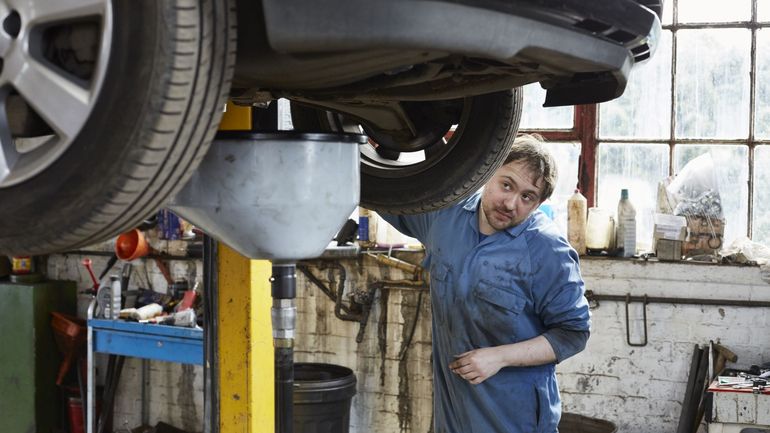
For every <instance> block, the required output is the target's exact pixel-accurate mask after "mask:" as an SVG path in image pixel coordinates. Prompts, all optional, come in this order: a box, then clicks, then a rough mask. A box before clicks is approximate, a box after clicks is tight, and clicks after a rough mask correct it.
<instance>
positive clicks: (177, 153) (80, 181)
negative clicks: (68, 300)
mask: <svg viewBox="0 0 770 433" xmlns="http://www.w3.org/2000/svg"><path fill="white" fill-rule="evenodd" d="M35 2H38V3H46V2H47V3H48V4H49V5H50V4H52V3H51V2H50V1H49V0H34V1H31V3H35ZM53 3H58V2H53ZM84 3H87V2H84ZM90 3H93V4H98V3H99V2H97V1H93V2H90ZM64 4H65V5H66V3H64ZM233 4H234V3H233ZM103 5H104V10H103V15H101V16H100V15H99V13H100V12H98V11H97V12H94V11H91V12H88V11H86V12H83V14H85V15H88V14H93V13H95V14H96V15H97V17H98V18H99V19H101V21H102V23H101V27H99V28H102V29H105V30H103V31H101V32H100V35H99V36H98V38H101V39H100V40H101V45H99V48H98V56H97V57H96V58H95V60H94V61H93V64H94V65H95V66H94V67H93V70H94V71H96V72H93V76H92V77H91V78H92V81H93V82H88V81H87V80H86V83H85V87H84V88H85V89H86V90H88V91H90V92H91V93H90V94H89V95H90V98H91V99H90V101H91V102H89V104H90V105H89V106H88V107H86V108H88V110H87V113H85V114H84V116H85V117H83V118H78V119H76V120H78V121H83V124H82V126H81V127H80V128H79V129H78V130H77V131H71V132H72V134H71V135H69V136H68V137H71V138H68V140H69V141H67V140H65V139H64V138H62V137H65V134H63V133H62V134H59V135H57V133H56V132H55V131H56V128H54V127H51V129H52V130H53V131H54V133H53V134H52V135H51V138H50V140H51V141H50V142H46V143H48V144H51V145H52V146H55V145H59V146H60V147H62V148H64V150H62V151H61V152H60V153H56V152H53V151H51V150H50V149H53V147H51V148H50V149H48V148H45V146H46V144H43V145H42V146H41V149H42V150H41V153H40V155H42V156H45V158H47V159H40V158H42V156H41V157H40V158H38V159H35V158H33V157H28V156H29V154H23V153H21V151H19V154H20V156H21V158H19V159H20V160H21V159H23V158H27V160H26V164H27V166H23V165H22V166H18V164H17V165H16V166H15V165H12V164H6V166H7V168H8V169H9V170H6V172H7V173H10V175H8V176H5V177H4V178H3V177H0V203H2V204H3V205H2V206H0V221H2V224H0V253H4V254H8V255H20V254H24V255H27V254H38V253H48V252H52V251H66V250H72V249H76V248H79V247H83V246H85V245H89V244H93V243H96V242H99V241H103V240H105V239H108V238H109V237H111V236H115V235H117V234H118V233H120V232H122V231H125V230H128V229H130V228H132V227H133V226H135V225H137V224H138V223H140V222H141V221H142V220H143V219H145V218H146V217H148V215H151V214H153V213H154V212H155V211H157V209H159V208H160V207H161V206H162V205H163V204H164V202H165V200H166V199H167V198H168V197H169V196H171V195H172V194H174V193H175V192H176V191H177V190H179V189H180V188H181V187H182V186H184V184H185V182H186V180H187V178H188V177H189V176H190V175H191V174H192V171H193V170H194V169H195V167H197V165H198V163H199V162H200V160H201V159H202V158H203V156H204V155H205V153H206V151H207V149H208V145H209V143H210V142H211V140H212V139H213V136H214V134H215V132H216V129H217V126H218V125H219V121H220V118H221V115H222V109H223V107H224V103H225V101H226V98H227V95H228V92H229V86H230V79H231V76H232V72H233V65H234V62H235V38H236V36H235V35H236V32H235V30H236V29H235V22H236V21H235V10H234V6H233V5H232V4H231V1H230V0H114V1H111V2H109V1H105V2H103ZM64 8H65V6H61V9H64ZM30 9H32V8H30ZM71 13H73V14H75V18H74V19H75V21H73V22H74V23H75V24H73V25H72V27H77V26H78V25H79V22H78V21H77V19H79V18H80V17H78V16H77V15H76V13H75V12H71ZM25 14H26V11H20V12H19V15H20V17H21V20H22V22H24V20H25V19H27V17H26V16H25ZM33 14H34V12H33V11H30V12H29V15H30V17H29V20H30V24H29V26H30V27H34V26H33V24H35V22H34V17H33V16H32V15H33ZM60 14H61V12H60ZM85 15H84V16H85ZM89 16H90V15H89ZM52 18H53V15H52ZM89 19H90V18H89ZM62 23H65V24H66V23H68V22H67V21H66V20H65V21H61V19H59V20H58V21H56V22H55V24H54V25H49V24H47V23H45V22H42V24H40V23H38V24H39V28H38V29H37V30H36V29H35V28H31V29H30V30H29V36H27V35H25V34H21V35H19V38H25V39H26V40H28V41H30V43H40V44H46V43H51V41H56V43H58V42H59V41H60V39H53V38H54V36H50V35H52V34H53V35H55V36H57V37H58V33H51V32H53V30H50V29H51V28H54V29H58V28H59V27H61V26H62V25H63V24H62ZM55 31H59V30H55ZM61 31H64V30H61ZM46 32H47V33H46ZM36 34H37V35H43V36H34V35H36ZM46 34H48V35H49V36H50V38H51V39H50V40H47V39H46V36H45V35H46ZM108 36H109V37H108ZM36 41H37V42H36ZM104 41H109V43H105V42H104ZM46 49H48V45H46V46H45V47H41V48H40V50H42V51H44V52H45V50H46ZM40 50H37V51H40ZM73 51H77V50H73ZM32 52H33V50H32V49H30V54H28V55H27V56H28V57H24V54H20V55H21V57H20V58H21V59H22V60H23V61H28V62H29V63H30V65H38V66H39V65H44V68H42V69H45V70H46V73H47V74H48V76H52V77H54V78H55V79H56V80H58V81H65V80H69V81H71V82H72V83H78V82H82V81H83V80H82V79H75V78H72V74H73V73H74V72H73V71H70V70H65V69H63V68H65V66H66V64H65V63H62V64H54V63H51V62H52V60H51V59H52V58H54V59H58V58H61V57H64V56H62V55H58V54H57V55H56V56H54V57H52V58H51V57H49V58H47V59H46V58H43V57H34V55H33V54H32ZM67 54H68V56H70V57H71V56H72V53H67ZM41 59H42V60H41ZM6 64H7V63H6ZM100 68H102V69H100ZM99 71H102V72H99ZM98 74H101V75H99V76H98V77H97V76H96V75H98ZM97 78H98V80H97ZM78 80H80V81H78ZM97 81H98V82H97ZM4 84H6V85H7V87H9V88H10V87H12V83H4ZM89 89H90V90H89ZM94 89H96V90H94ZM13 92H17V93H18V94H19V95H20V96H21V98H22V99H24V100H25V101H26V103H27V104H28V105H29V106H31V107H33V109H36V111H37V114H40V112H42V115H40V116H39V117H40V118H43V119H45V118H46V115H47V114H51V113H48V111H50V110H49V109H48V108H47V107H46V105H45V104H43V102H44V101H41V100H39V99H41V98H42V97H41V96H40V95H39V94H37V93H35V92H34V91H33V90H28V89H13ZM86 93H87V92H86ZM8 101H9V99H8V98H5V99H4V100H3V101H2V102H5V103H6V104H5V105H6V109H7V103H8ZM52 102H53V103H54V104H55V103H57V101H56V100H55V99H54V100H53V101H52ZM67 102H70V101H67ZM0 111H3V110H0ZM7 117H8V116H7V115H5V114H2V113H0V124H2V121H3V120H5V121H7V120H8V119H7ZM51 123H56V122H55V121H53V122H51ZM58 126H61V125H58ZM1 129H5V130H1ZM8 129H9V128H7V127H6V128H0V141H2V140H3V138H4V137H8V138H10V136H11V134H9V133H8V132H9V131H8ZM57 140H59V141H60V142H59V141H57ZM65 141H66V142H65ZM8 143H10V142H8V141H7V140H6V141H4V142H2V144H0V152H2V151H3V149H5V151H6V153H7V151H8V150H9V144H8ZM13 143H18V141H16V140H13ZM13 146H18V144H13ZM16 150H18V149H16ZM45 152H49V153H47V154H46V153H45ZM11 153H13V149H11ZM32 153H33V156H35V155H34V152H32ZM17 156H18V155H17ZM0 163H2V161H0ZM25 167H26V168H25ZM0 168H1V167H0ZM14 170H15V171H14ZM25 170H26V171H25ZM0 174H2V173H0ZM14 176H15V177H14Z"/></svg>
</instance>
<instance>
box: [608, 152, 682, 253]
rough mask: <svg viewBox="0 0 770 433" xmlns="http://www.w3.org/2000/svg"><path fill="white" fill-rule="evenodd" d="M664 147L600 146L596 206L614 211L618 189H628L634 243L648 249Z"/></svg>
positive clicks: (665, 165) (664, 172)
mask: <svg viewBox="0 0 770 433" xmlns="http://www.w3.org/2000/svg"><path fill="white" fill-rule="evenodd" d="M668 149H669V148H668V145H666V144H628V143H623V144H612V143H601V144H600V145H599V148H598V154H599V178H598V180H597V184H598V187H599V190H598V197H597V198H598V200H597V202H598V205H599V207H602V208H605V209H611V210H612V211H613V212H615V211H616V210H617V208H618V200H620V190H621V189H624V188H626V189H628V195H629V198H630V199H631V203H633V204H634V207H635V208H636V244H637V247H638V248H639V249H640V250H649V249H650V247H651V243H652V214H653V212H654V211H655V200H656V196H657V191H658V182H660V181H661V180H663V179H665V178H666V177H668Z"/></svg>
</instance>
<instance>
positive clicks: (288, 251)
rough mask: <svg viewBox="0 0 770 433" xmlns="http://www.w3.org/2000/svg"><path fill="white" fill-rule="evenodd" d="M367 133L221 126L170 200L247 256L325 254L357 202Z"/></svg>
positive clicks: (286, 257) (282, 257)
mask: <svg viewBox="0 0 770 433" xmlns="http://www.w3.org/2000/svg"><path fill="white" fill-rule="evenodd" d="M364 143H366V137H365V136H363V135H351V134H301V133H295V132H279V133H272V134H255V133H239V132H236V133H232V132H230V133H219V134H218V135H217V138H216V139H215V140H214V142H213V143H212V144H211V149H210V150H209V152H208V154H206V156H205V157H204V159H203V161H202V163H201V165H200V166H199V167H198V170H197V171H196V172H195V173H193V175H192V177H191V178H190V181H189V182H188V183H187V184H186V185H185V186H184V188H183V189H182V191H180V192H179V194H177V195H176V196H175V197H174V198H173V199H172V200H171V203H170V205H169V206H168V207H169V208H170V209H171V210H172V211H173V212H174V213H176V214H177V215H179V216H181V217H182V218H184V219H186V220H188V221H190V222H191V223H193V224H195V225H196V226H198V227H200V228H202V229H203V230H204V231H206V232H207V233H208V234H209V235H210V236H211V237H213V238H214V239H217V240H219V241H221V242H224V243H225V244H227V245H229V246H230V247H231V248H233V249H234V250H236V251H238V252H239V253H241V254H243V255H244V256H246V257H250V258H254V259H257V258H259V259H271V260H299V259H304V258H312V257H318V256H319V255H321V253H323V251H324V249H325V248H326V246H327V245H328V244H329V242H330V241H331V239H332V238H333V237H334V234H335V233H337V231H338V230H339V228H340V227H342V224H343V223H344V222H345V221H346V220H347V218H348V216H350V214H351V213H352V212H353V210H354V209H355V208H356V205H358V197H359V189H360V182H359V163H358V153H359V152H358V146H359V145H360V144H364Z"/></svg>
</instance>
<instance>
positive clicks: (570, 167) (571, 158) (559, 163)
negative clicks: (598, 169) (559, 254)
mask: <svg viewBox="0 0 770 433" xmlns="http://www.w3.org/2000/svg"><path fill="white" fill-rule="evenodd" d="M546 147H547V148H548V150H550V151H551V154H552V155H553V158H554V159H555V160H556V168H557V170H558V173H559V178H558V180H557V182H556V188H555V189H554V191H553V194H552V195H551V198H550V202H548V204H550V205H551V208H552V209H553V211H554V221H556V224H557V225H558V226H559V228H560V229H561V231H562V234H564V235H565V236H566V235H567V200H569V198H570V196H571V195H572V194H573V193H574V192H575V186H576V185H577V182H578V160H579V159H580V143H564V142H546Z"/></svg>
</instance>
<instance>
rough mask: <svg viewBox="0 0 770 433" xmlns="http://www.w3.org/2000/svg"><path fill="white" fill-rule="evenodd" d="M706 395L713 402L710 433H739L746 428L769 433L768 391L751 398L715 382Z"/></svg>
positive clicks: (769, 396) (744, 390)
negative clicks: (709, 394)
mask: <svg viewBox="0 0 770 433" xmlns="http://www.w3.org/2000/svg"><path fill="white" fill-rule="evenodd" d="M707 391H708V392H710V393H711V394H712V398H713V402H712V405H711V421H710V423H709V433H740V432H741V431H743V429H747V428H752V429H757V430H758V431H761V432H764V431H767V432H768V433H770V390H765V391H763V392H761V393H759V394H754V393H753V392H752V390H751V389H731V388H729V387H725V386H719V385H718V384H717V382H716V381H714V382H712V383H711V384H710V385H709V387H708V390H707Z"/></svg>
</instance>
